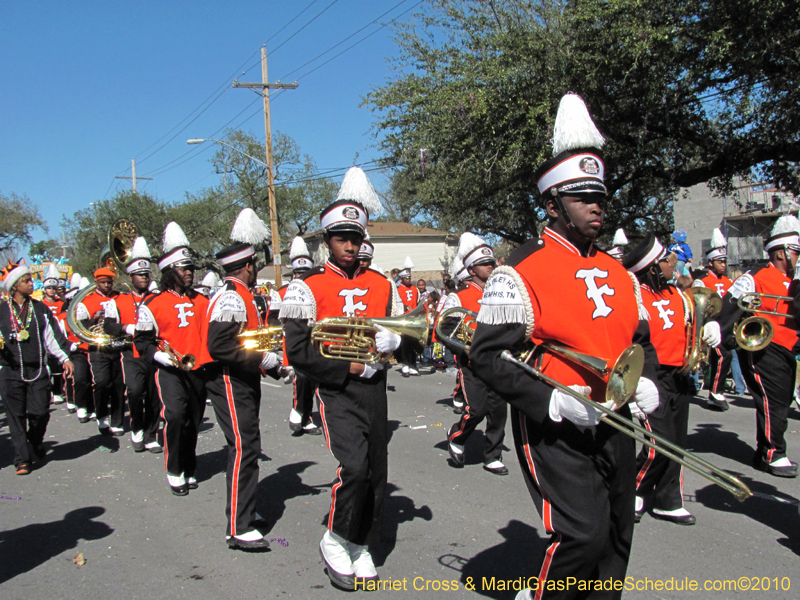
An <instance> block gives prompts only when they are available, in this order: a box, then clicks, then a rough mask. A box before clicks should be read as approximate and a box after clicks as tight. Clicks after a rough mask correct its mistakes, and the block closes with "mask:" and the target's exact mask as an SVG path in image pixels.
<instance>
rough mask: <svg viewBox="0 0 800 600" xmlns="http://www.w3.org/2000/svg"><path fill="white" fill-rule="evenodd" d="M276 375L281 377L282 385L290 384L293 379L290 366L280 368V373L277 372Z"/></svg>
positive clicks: (292, 370)
mask: <svg viewBox="0 0 800 600" xmlns="http://www.w3.org/2000/svg"><path fill="white" fill-rule="evenodd" d="M278 375H280V376H281V377H283V383H287V384H288V383H292V380H293V379H294V368H293V367H292V366H288V367H281V368H280V371H278Z"/></svg>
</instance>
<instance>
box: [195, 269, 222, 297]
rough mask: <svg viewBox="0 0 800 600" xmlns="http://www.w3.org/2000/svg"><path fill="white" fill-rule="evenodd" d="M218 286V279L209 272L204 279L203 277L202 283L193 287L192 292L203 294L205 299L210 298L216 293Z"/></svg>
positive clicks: (212, 272) (214, 274)
mask: <svg viewBox="0 0 800 600" xmlns="http://www.w3.org/2000/svg"><path fill="white" fill-rule="evenodd" d="M218 286H219V277H217V274H216V273H214V271H209V272H208V273H206V275H205V277H203V281H201V282H200V283H199V285H196V286H194V290H195V291H196V292H198V293H200V294H203V296H205V297H206V298H211V296H213V295H214V294H215V293H216V291H217V287H218Z"/></svg>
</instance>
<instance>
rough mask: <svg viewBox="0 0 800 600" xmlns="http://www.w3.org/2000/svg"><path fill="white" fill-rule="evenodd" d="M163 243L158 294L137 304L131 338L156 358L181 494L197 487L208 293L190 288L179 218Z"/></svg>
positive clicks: (171, 469) (170, 474) (175, 486)
mask: <svg viewBox="0 0 800 600" xmlns="http://www.w3.org/2000/svg"><path fill="white" fill-rule="evenodd" d="M163 248H164V254H163V255H162V256H161V258H160V259H159V260H158V268H159V269H160V270H161V286H160V288H161V293H160V294H156V295H153V296H150V297H149V298H147V299H146V300H145V301H144V302H143V303H142V305H141V306H139V317H138V320H137V321H136V334H135V336H134V338H133V343H134V345H135V346H136V350H137V352H138V353H139V356H141V357H143V358H144V359H145V360H147V361H148V362H150V363H155V367H156V375H155V380H156V389H157V390H158V396H159V398H160V400H161V418H162V419H164V421H165V423H164V452H165V454H166V456H165V457H164V466H165V468H166V471H167V482H168V483H169V487H170V489H171V490H172V493H173V494H175V495H176V496H185V495H186V494H188V493H189V490H190V489H195V488H196V487H197V479H196V478H195V470H196V468H197V455H196V452H195V449H196V447H197V434H198V430H199V427H200V422H201V421H202V420H203V412H204V410H205V400H206V384H205V379H204V377H203V374H202V371H201V369H202V368H203V365H205V364H206V363H208V362H210V358H209V356H208V350H206V345H205V338H206V335H207V332H206V331H205V323H206V310H207V309H208V298H206V297H205V296H203V295H202V294H198V293H197V292H196V291H194V290H193V289H192V283H193V279H194V271H195V264H194V260H193V259H192V254H191V250H190V249H189V240H187V239H186V235H185V234H184V233H183V230H182V229H181V228H180V226H179V225H178V224H177V223H175V222H171V223H169V224H168V225H167V227H166V229H165V230H164V246H163ZM164 342H166V344H167V345H164ZM188 355H192V356H193V357H194V360H193V361H192V360H191V359H189V360H186V361H185V363H186V364H183V365H182V364H181V362H182V361H181V357H188ZM182 367H183V368H182Z"/></svg>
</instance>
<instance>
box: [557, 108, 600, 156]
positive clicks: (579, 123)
mask: <svg viewBox="0 0 800 600" xmlns="http://www.w3.org/2000/svg"><path fill="white" fill-rule="evenodd" d="M604 143H605V138H603V136H602V135H601V134H600V132H599V131H598V130H597V126H596V125H595V124H594V121H592V117H591V116H589V110H588V109H587V108H586V104H585V103H584V102H583V99H581V97H580V96H578V95H577V94H566V95H565V96H564V97H563V98H561V102H560V103H559V105H558V113H556V123H555V125H554V127H553V156H558V155H559V154H561V153H562V152H564V151H565V150H575V149H577V148H602V147H603V144H604Z"/></svg>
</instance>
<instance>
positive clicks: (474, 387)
mask: <svg viewBox="0 0 800 600" xmlns="http://www.w3.org/2000/svg"><path fill="white" fill-rule="evenodd" d="M458 377H459V379H460V380H461V389H462V390H463V393H464V412H463V413H462V414H461V419H459V421H458V423H454V424H453V426H452V427H450V431H449V432H448V434H447V438H448V440H450V442H452V443H453V444H458V445H459V446H463V445H464V444H466V443H467V440H468V439H469V436H471V435H472V432H473V431H475V428H476V427H477V426H478V425H479V424H480V422H481V421H483V420H484V419H486V433H485V434H484V436H485V438H486V443H485V445H484V449H483V462H484V463H485V464H487V465H488V464H489V463H490V462H493V461H495V460H500V459H501V457H502V454H503V450H502V445H503V438H504V437H505V432H506V418H507V417H508V405H507V404H506V402H505V401H504V400H503V399H502V398H500V397H499V396H498V395H497V394H495V393H494V392H492V391H491V390H489V388H487V387H486V384H484V383H483V382H482V381H481V380H480V379H478V378H477V377H476V376H475V375H474V374H473V373H472V371H471V370H470V368H469V367H462V368H460V369H459V370H458Z"/></svg>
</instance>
